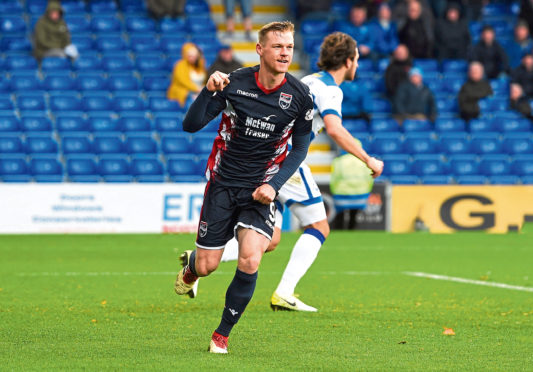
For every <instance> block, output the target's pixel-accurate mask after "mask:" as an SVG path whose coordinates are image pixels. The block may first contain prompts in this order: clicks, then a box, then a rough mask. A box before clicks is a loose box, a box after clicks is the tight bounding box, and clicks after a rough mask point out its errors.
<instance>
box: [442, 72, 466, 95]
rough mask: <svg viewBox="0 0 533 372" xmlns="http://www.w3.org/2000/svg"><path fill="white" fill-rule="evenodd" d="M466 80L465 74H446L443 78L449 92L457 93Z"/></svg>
mask: <svg viewBox="0 0 533 372" xmlns="http://www.w3.org/2000/svg"><path fill="white" fill-rule="evenodd" d="M465 81H466V75H465V74H447V75H446V78H445V80H444V86H445V87H446V90H447V91H448V92H450V94H453V95H457V93H459V90H461V87H462V86H463V84H464V83H465Z"/></svg>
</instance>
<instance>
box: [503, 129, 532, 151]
mask: <svg viewBox="0 0 533 372" xmlns="http://www.w3.org/2000/svg"><path fill="white" fill-rule="evenodd" d="M503 149H504V151H505V152H506V153H508V154H533V136H532V134H530V133H508V134H506V135H505V137H504V139H503Z"/></svg>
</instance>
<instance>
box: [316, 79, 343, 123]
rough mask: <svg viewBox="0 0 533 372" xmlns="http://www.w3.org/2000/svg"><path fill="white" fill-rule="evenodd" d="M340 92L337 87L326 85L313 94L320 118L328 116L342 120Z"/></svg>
mask: <svg viewBox="0 0 533 372" xmlns="http://www.w3.org/2000/svg"><path fill="white" fill-rule="evenodd" d="M342 98H343V94H342V90H341V89H340V88H339V87H338V86H333V85H328V86H325V87H322V89H321V90H320V92H315V95H314V101H315V105H316V109H317V110H318V112H319V113H320V116H322V117H324V116H326V115H329V114H333V115H337V116H338V117H339V118H342Z"/></svg>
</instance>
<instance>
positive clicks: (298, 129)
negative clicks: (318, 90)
mask: <svg viewBox="0 0 533 372" xmlns="http://www.w3.org/2000/svg"><path fill="white" fill-rule="evenodd" d="M312 125H313V98H312V96H311V93H309V94H307V95H306V96H305V100H304V103H303V105H302V110H300V114H299V115H298V117H297V118H296V119H295V122H294V127H293V135H295V136H301V135H306V134H309V133H311V128H312Z"/></svg>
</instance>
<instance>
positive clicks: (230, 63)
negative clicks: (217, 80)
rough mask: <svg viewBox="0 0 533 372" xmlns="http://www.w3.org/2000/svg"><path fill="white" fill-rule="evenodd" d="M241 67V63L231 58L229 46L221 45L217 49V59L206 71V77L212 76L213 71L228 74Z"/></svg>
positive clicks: (231, 52)
mask: <svg viewBox="0 0 533 372" xmlns="http://www.w3.org/2000/svg"><path fill="white" fill-rule="evenodd" d="M241 67H242V63H240V62H239V61H238V60H236V59H235V58H234V57H233V51H232V49H231V46H229V45H222V46H220V48H219V49H218V55H217V59H216V60H215V62H213V64H212V65H211V66H209V68H208V69H207V76H211V75H213V73H214V72H215V71H220V72H223V73H225V74H229V73H230V72H233V71H235V70H237V69H239V68H241Z"/></svg>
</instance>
